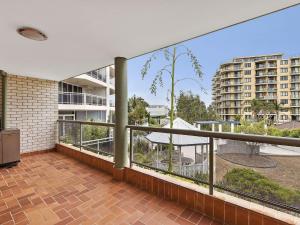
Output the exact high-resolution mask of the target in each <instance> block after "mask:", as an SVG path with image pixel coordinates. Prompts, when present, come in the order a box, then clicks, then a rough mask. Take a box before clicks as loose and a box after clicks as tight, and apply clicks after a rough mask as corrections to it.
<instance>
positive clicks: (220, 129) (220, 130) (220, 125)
mask: <svg viewBox="0 0 300 225" xmlns="http://www.w3.org/2000/svg"><path fill="white" fill-rule="evenodd" d="M222 127H223V126H222V124H221V123H220V124H219V132H222V130H223V129H222Z"/></svg>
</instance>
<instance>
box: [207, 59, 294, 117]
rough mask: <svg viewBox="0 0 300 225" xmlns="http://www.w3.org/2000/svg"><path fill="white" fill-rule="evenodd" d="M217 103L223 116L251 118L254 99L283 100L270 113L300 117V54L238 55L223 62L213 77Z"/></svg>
mask: <svg viewBox="0 0 300 225" xmlns="http://www.w3.org/2000/svg"><path fill="white" fill-rule="evenodd" d="M212 94H213V104H214V106H215V108H216V109H217V112H218V114H219V115H220V116H221V117H222V119H223V120H235V119H236V118H237V117H238V116H242V118H244V119H251V118H252V116H253V112H252V109H251V100H252V99H258V100H263V101H272V102H276V103H277V104H280V110H279V112H278V116H279V118H276V117H277V113H276V112H273V113H272V114H271V115H269V117H271V118H273V119H274V120H277V119H278V120H279V122H287V121H290V120H300V57H290V58H283V54H273V55H261V56H251V57H239V58H234V59H233V60H232V61H231V62H228V63H223V64H221V65H220V67H219V70H218V71H217V72H216V74H215V75H214V77H213V80H212Z"/></svg>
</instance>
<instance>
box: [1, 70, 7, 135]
mask: <svg viewBox="0 0 300 225" xmlns="http://www.w3.org/2000/svg"><path fill="white" fill-rule="evenodd" d="M0 74H1V78H2V119H1V128H2V130H4V129H6V125H7V124H6V118H7V107H6V105H7V74H6V73H5V72H4V71H2V70H0Z"/></svg>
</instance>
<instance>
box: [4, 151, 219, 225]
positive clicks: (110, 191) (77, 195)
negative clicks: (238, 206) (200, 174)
mask: <svg viewBox="0 0 300 225" xmlns="http://www.w3.org/2000/svg"><path fill="white" fill-rule="evenodd" d="M0 175H1V176H0V193H1V195H0V224H5V225H6V224H38V225H44V224H63V225H65V224H70V225H71V224H124V225H125V224H135V225H142V224H155V225H157V224H167V225H169V224H202V225H206V224H211V225H217V223H215V222H212V221H211V220H209V219H207V218H206V217H203V216H202V215H201V214H198V213H195V212H193V211H190V210H189V209H187V208H185V207H183V206H180V205H178V204H175V203H173V202H168V201H164V200H161V199H159V198H157V197H155V196H154V195H151V194H148V193H146V192H143V191H141V190H139V189H137V188H135V187H133V186H130V185H129V184H126V183H123V182H116V181H114V180H112V177H111V176H109V175H107V174H105V173H102V172H100V171H98V170H94V169H92V168H90V167H88V166H86V165H84V164H81V163H79V162H77V161H75V160H73V159H70V158H68V157H66V156H64V155H61V154H59V153H45V154H40V155H33V156H28V157H24V158H23V159H22V162H21V163H20V164H19V165H18V166H17V167H13V168H10V169H0Z"/></svg>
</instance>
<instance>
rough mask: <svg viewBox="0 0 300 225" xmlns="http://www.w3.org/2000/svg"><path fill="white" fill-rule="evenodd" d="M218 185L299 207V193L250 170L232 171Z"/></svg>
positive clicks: (236, 169)
mask: <svg viewBox="0 0 300 225" xmlns="http://www.w3.org/2000/svg"><path fill="white" fill-rule="evenodd" d="M219 185H221V186H224V187H226V188H229V189H232V190H235V191H239V192H242V193H246V194H251V195H254V196H256V197H259V198H263V199H265V200H269V201H276V202H280V203H285V204H289V205H293V206H298V207H299V206H300V192H299V191H296V190H293V189H289V188H287V187H283V186H281V185H279V184H278V183H276V182H274V181H272V180H271V179H269V178H267V177H265V176H263V175H261V174H260V173H258V172H256V171H254V170H252V169H238V168H235V169H232V170H231V171H229V172H227V173H226V174H225V176H224V177H223V180H222V181H221V182H220V183H219Z"/></svg>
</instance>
